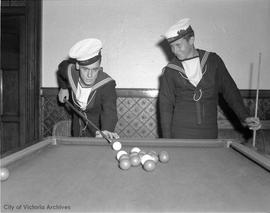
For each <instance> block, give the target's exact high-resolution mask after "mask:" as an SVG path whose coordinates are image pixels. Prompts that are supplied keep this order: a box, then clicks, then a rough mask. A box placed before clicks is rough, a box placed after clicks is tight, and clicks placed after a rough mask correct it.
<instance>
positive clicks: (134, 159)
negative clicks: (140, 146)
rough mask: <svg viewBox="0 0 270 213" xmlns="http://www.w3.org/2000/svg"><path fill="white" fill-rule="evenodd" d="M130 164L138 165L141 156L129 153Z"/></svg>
mask: <svg viewBox="0 0 270 213" xmlns="http://www.w3.org/2000/svg"><path fill="white" fill-rule="evenodd" d="M130 163H131V166H139V165H140V163H141V158H140V156H139V155H138V154H137V153H132V154H131V155H130Z"/></svg>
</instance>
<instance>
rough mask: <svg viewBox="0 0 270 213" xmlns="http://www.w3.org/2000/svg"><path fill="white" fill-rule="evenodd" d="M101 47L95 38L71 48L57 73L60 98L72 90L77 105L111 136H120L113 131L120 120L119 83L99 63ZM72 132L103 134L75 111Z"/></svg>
mask: <svg viewBox="0 0 270 213" xmlns="http://www.w3.org/2000/svg"><path fill="white" fill-rule="evenodd" d="M101 49H102V43H101V41H100V40H98V39H95V38H88V39H84V40H82V41H79V42H77V43H76V44H75V45H74V46H73V47H72V48H71V49H70V51H69V58H70V60H65V61H63V62H62V63H61V64H60V65H59V69H58V73H57V74H58V76H57V77H58V83H59V87H60V90H59V94H58V99H59V101H60V102H61V103H64V101H65V99H67V100H68V99H69V94H71V99H72V103H73V105H74V106H75V107H77V108H78V109H80V110H81V111H82V112H83V113H84V115H85V116H86V117H87V118H88V119H89V120H91V121H92V122H93V123H94V124H95V125H96V126H97V127H99V129H100V130H101V131H102V132H103V133H104V134H105V135H106V136H107V137H108V138H110V139H117V138H119V136H118V134H117V133H115V132H114V129H115V126H116V123H117V110H116V91H115V86H116V83H115V81H114V80H113V79H112V78H111V77H110V76H109V75H108V74H107V73H105V72H103V68H102V67H101V66H100V64H101ZM69 89H70V91H69ZM72 135H73V136H76V137H78V136H83V137H85V136H89V137H101V134H100V132H98V131H96V130H95V129H94V128H93V127H92V126H91V125H87V124H85V123H84V121H83V119H82V118H80V117H79V116H78V115H77V114H76V113H74V114H73V120H72Z"/></svg>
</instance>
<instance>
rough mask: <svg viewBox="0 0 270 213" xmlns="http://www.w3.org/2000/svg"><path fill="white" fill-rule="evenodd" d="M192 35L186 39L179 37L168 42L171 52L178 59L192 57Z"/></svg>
mask: <svg viewBox="0 0 270 213" xmlns="http://www.w3.org/2000/svg"><path fill="white" fill-rule="evenodd" d="M193 44H194V37H191V38H190V39H189V40H188V41H187V40H186V39H184V38H180V39H178V40H176V41H174V42H172V43H170V47H171V50H172V52H173V54H174V55H175V56H176V57H177V58H178V59H180V60H184V59H187V58H191V57H193V55H192V54H193V48H194V46H193Z"/></svg>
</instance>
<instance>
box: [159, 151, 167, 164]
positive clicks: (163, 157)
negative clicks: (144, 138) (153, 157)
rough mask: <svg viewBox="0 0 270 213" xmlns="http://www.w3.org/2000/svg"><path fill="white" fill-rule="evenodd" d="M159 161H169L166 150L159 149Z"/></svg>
mask: <svg viewBox="0 0 270 213" xmlns="http://www.w3.org/2000/svg"><path fill="white" fill-rule="evenodd" d="M159 161H160V162H162V163H167V162H168V161H169V154H168V152H166V151H161V152H160V153H159Z"/></svg>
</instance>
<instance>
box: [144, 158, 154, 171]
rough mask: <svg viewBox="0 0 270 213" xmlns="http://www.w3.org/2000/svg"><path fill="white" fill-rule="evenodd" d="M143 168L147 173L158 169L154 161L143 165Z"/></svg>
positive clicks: (148, 161)
mask: <svg viewBox="0 0 270 213" xmlns="http://www.w3.org/2000/svg"><path fill="white" fill-rule="evenodd" d="M143 168H144V170H145V171H148V172H151V171H153V170H154V169H155V168H156V164H155V162H154V161H153V160H147V161H145V163H144V164H143Z"/></svg>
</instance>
